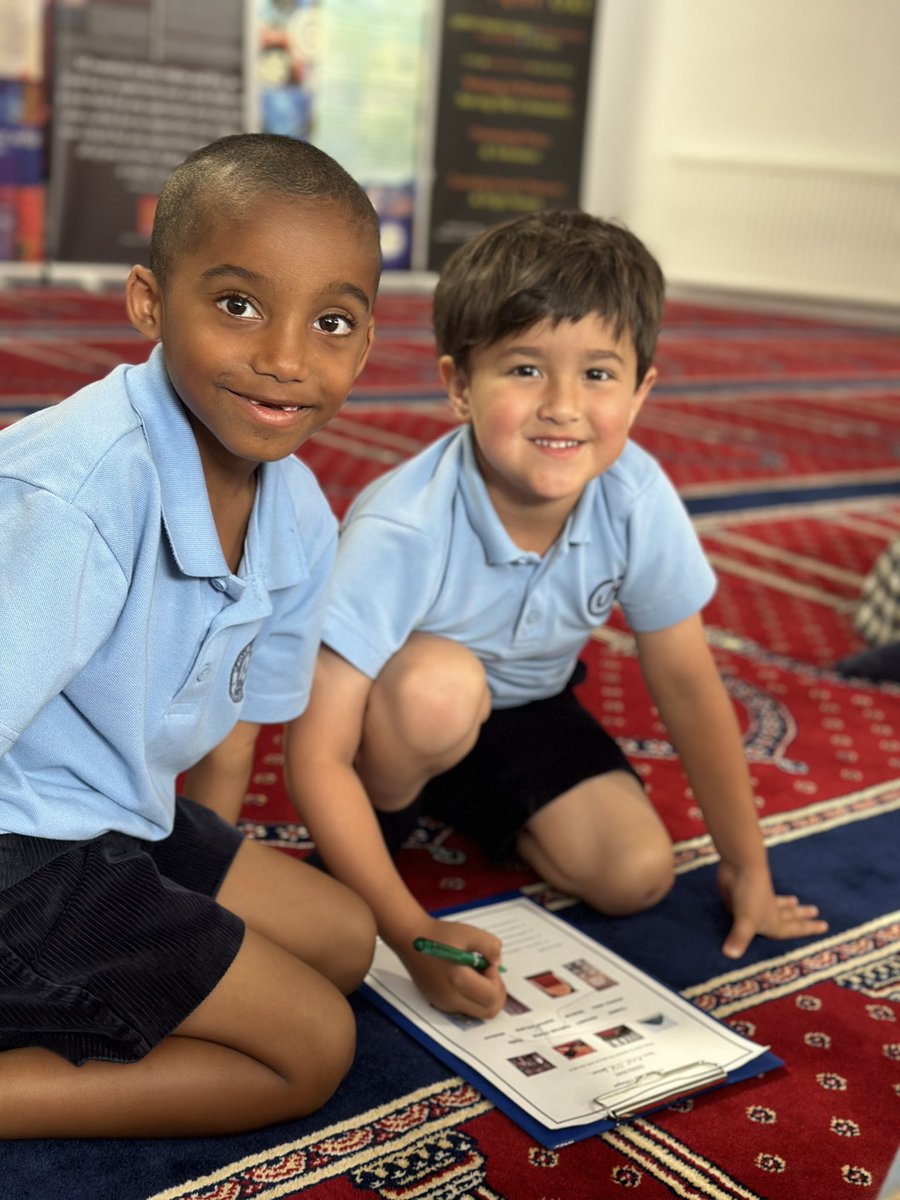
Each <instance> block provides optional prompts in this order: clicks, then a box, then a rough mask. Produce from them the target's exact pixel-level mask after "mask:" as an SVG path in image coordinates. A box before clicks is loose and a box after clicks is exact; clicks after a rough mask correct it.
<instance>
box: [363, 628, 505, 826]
mask: <svg viewBox="0 0 900 1200" xmlns="http://www.w3.org/2000/svg"><path fill="white" fill-rule="evenodd" d="M490 707H491V700H490V693H489V691H488V686H487V680H486V679H485V674H484V668H483V667H482V665H481V663H480V662H479V661H478V659H477V658H476V657H475V655H474V654H472V653H471V651H469V650H467V649H466V648H465V647H464V646H461V645H460V644H459V643H458V642H453V641H450V640H449V639H447V638H442V637H436V636H434V635H432V634H427V633H417V634H413V636H412V637H411V638H410V639H409V641H408V642H407V643H406V645H405V646H404V647H403V648H402V649H401V650H398V651H397V653H396V654H395V655H394V656H393V658H391V659H390V660H389V661H388V662H387V663H386V664H385V666H384V668H383V669H382V672H381V674H380V675H379V676H378V678H377V680H376V681H375V683H374V685H373V687H372V691H371V693H370V696H369V704H368V708H367V710H366V719H365V726H364V729H363V739H362V742H361V745H360V749H359V753H358V755H357V759H356V769H357V771H358V773H359V775H360V778H361V779H362V780H363V782H364V783H365V785H366V791H367V792H368V795H369V798H370V800H371V801H372V803H373V804H374V805H375V807H376V808H378V809H381V810H382V811H384V812H396V811H399V810H400V809H403V808H406V806H407V805H408V804H410V803H411V802H412V801H413V800H414V799H415V798H416V796H417V795H418V794H419V792H420V791H421V790H422V788H423V787H424V786H425V784H426V783H427V782H428V780H429V779H432V778H433V777H434V776H435V775H439V774H440V773H441V772H442V771H446V770H448V769H449V768H450V767H452V766H454V765H455V764H456V763H458V762H459V760H460V759H461V758H462V757H463V756H464V755H466V754H468V752H469V751H470V750H471V749H472V747H473V746H474V745H475V742H476V740H477V738H478V733H479V730H480V729H481V726H482V725H483V723H484V722H485V720H486V719H487V716H488V714H489V713H490Z"/></svg>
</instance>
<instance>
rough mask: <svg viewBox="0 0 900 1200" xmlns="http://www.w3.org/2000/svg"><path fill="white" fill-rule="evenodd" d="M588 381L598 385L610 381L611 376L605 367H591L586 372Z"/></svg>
mask: <svg viewBox="0 0 900 1200" xmlns="http://www.w3.org/2000/svg"><path fill="white" fill-rule="evenodd" d="M587 377H588V379H591V380H594V381H595V382H598V383H605V382H606V381H607V380H608V379H612V378H613V376H612V374H611V373H610V372H609V371H607V369H606V367H591V369H590V370H589V371H588V372H587Z"/></svg>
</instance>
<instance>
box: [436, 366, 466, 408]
mask: <svg viewBox="0 0 900 1200" xmlns="http://www.w3.org/2000/svg"><path fill="white" fill-rule="evenodd" d="M438 373H439V374H440V377H441V382H442V383H443V385H444V387H445V388H446V389H447V398H448V399H449V401H450V407H451V408H452V409H453V411H454V413H455V414H456V415H457V416H458V417H459V419H460V420H461V421H468V419H469V380H468V377H467V375H466V373H465V371H463V369H462V368H461V367H458V366H457V365H456V363H455V362H454V360H453V358H452V357H451V356H450V355H449V354H442V355H441V357H440V358H439V359H438Z"/></svg>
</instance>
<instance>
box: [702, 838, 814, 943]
mask: <svg viewBox="0 0 900 1200" xmlns="http://www.w3.org/2000/svg"><path fill="white" fill-rule="evenodd" d="M719 892H720V894H721V896H722V900H723V902H724V904H725V907H726V908H727V909H728V910H729V911H730V912H731V913H732V915H733V917H734V922H733V924H732V926H731V929H730V931H729V933H728V937H727V938H726V939H725V941H724V943H723V944H722V953H723V954H724V955H726V957H728V958H740V957H741V955H742V954H744V953H746V950H747V947H748V946H749V945H750V943H751V942H752V941H753V939H754V937H755V936H756V935H757V934H758V933H759V934H762V935H763V936H764V937H770V938H778V939H782V940H783V939H786V938H802V937H812V936H814V935H815V934H820V933H826V932H827V931H828V922H827V921H822V920H819V919H818V917H819V910H818V908H817V907H816V906H815V905H814V904H801V903H800V901H799V900H798V898H797V897H796V896H776V894H775V892H774V891H773V889H772V881H771V879H770V878H769V874H768V871H763V872H759V871H752V872H751V871H738V870H737V869H736V868H735V867H732V866H731V865H729V864H728V863H724V862H723V863H720V864H719Z"/></svg>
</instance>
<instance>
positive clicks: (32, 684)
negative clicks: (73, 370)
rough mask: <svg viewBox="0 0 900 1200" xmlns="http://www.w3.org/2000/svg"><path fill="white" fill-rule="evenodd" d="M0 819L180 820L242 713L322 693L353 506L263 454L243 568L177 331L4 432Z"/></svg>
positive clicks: (280, 716) (83, 828)
mask: <svg viewBox="0 0 900 1200" xmlns="http://www.w3.org/2000/svg"><path fill="white" fill-rule="evenodd" d="M0 512H2V514H3V515H2V521H0V629H2V630H3V641H4V646H3V651H2V655H0V832H12V833H25V834H33V835H36V836H40V837H47V838H62V839H80V838H90V837H95V836H97V835H99V834H100V833H102V832H104V831H106V830H109V829H115V830H120V831H122V832H124V833H129V834H134V835H136V836H138V837H142V838H148V839H151V840H154V839H159V838H162V837H165V836H166V835H167V834H168V833H169V832H170V830H171V826H172V820H173V812H174V785H175V777H176V775H177V774H178V773H179V772H180V771H183V770H185V769H186V768H187V767H189V766H191V765H192V764H193V763H194V762H196V761H197V760H198V759H200V758H202V756H203V755H204V754H205V753H206V752H207V751H208V750H210V749H211V748H212V747H213V746H215V745H216V744H217V743H218V742H220V741H221V740H222V738H223V737H224V736H225V735H226V734H227V733H228V732H229V730H230V729H231V728H232V727H233V725H234V724H235V722H236V721H237V720H238V718H239V717H240V718H243V719H245V720H249V721H258V722H266V723H268V722H275V721H284V720H288V719H290V718H292V717H294V716H296V715H297V714H298V713H300V712H301V711H302V710H303V708H304V707H305V705H306V700H307V695H308V689H309V684H310V681H311V678H312V669H313V663H314V659H315V654H316V651H317V648H318V642H319V632H320V626H321V616H322V606H323V598H324V589H325V584H326V581H327V577H328V574H329V572H330V568H331V565H332V562H333V559H334V551H335V545H336V538H337V535H336V522H335V520H334V517H333V516H332V514H331V510H330V509H329V507H328V505H327V502H326V501H325V498H324V497H323V495H322V493H321V491H320V489H319V487H318V484H317V483H316V481H315V479H314V477H313V476H312V474H311V472H310V471H309V470H308V468H306V467H305V466H303V464H301V463H300V462H299V460H298V459H296V458H293V457H292V458H289V459H286V460H284V461H282V462H276V463H266V464H263V465H262V466H261V467H260V468H259V475H258V486H257V495H256V501H255V503H254V506H253V512H252V514H251V518H250V525H249V528H248V531H247V537H246V543H245V548H244V557H243V561H242V563H241V565H240V568H239V570H238V572H237V574H232V573H231V571H230V570H229V569H228V567H227V565H226V563H225V559H224V557H223V554H222V549H221V546H220V544H219V539H218V536H217V534H216V529H215V524H214V522H213V516H212V512H211V510H210V506H209V501H208V499H207V492H206V486H205V482H204V477H203V468H202V465H201V462H200V456H199V453H198V450H197V444H196V441H195V440H194V435H193V433H192V432H191V427H190V425H189V423H188V419H187V415H186V412H185V410H184V408H183V407H182V405H181V403H180V401H179V400H178V398H177V396H176V395H175V393H174V391H173V390H172V387H171V385H170V383H169V380H168V377H167V375H166V372H165V368H164V365H163V360H162V353H161V350H160V348H159V347H157V348H155V349H154V351H153V353H152V354H151V356H150V359H149V361H148V362H147V363H146V364H143V365H141V366H123V367H117V368H116V370H114V371H113V372H112V373H111V374H110V375H108V376H107V377H106V378H105V379H103V380H101V381H100V382H99V383H95V384H92V385H90V386H89V387H86V388H84V389H82V390H81V391H80V392H77V393H76V394H75V395H74V396H72V397H70V398H69V399H67V400H65V401H63V403H61V404H59V405H58V406H56V407H55V408H52V409H48V410H45V411H43V412H41V413H38V414H35V415H34V416H30V417H26V418H25V419H23V420H22V421H20V422H18V423H17V424H16V425H13V426H12V427H11V428H10V429H8V430H5V431H3V432H2V433H0Z"/></svg>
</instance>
